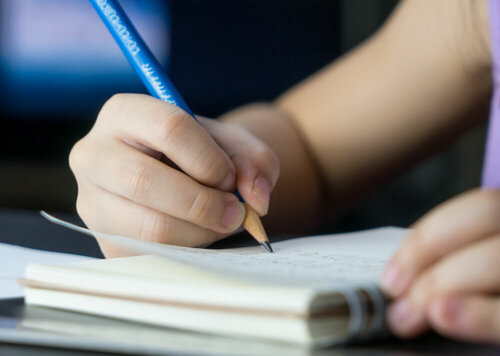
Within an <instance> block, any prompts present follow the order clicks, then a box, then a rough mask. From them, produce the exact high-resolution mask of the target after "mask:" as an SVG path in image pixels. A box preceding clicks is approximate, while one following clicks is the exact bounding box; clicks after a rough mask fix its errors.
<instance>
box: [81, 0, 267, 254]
mask: <svg viewBox="0 0 500 356" xmlns="http://www.w3.org/2000/svg"><path fill="white" fill-rule="evenodd" d="M89 1H90V3H91V4H92V6H93V7H94V9H95V10H96V11H97V13H98V14H99V17H100V18H101V20H102V21H103V22H104V24H105V25H106V27H107V29H108V31H109V32H110V33H111V35H112V36H113V38H114V39H115V41H116V43H117V44H118V46H119V47H120V49H121V51H122V53H123V54H124V55H125V57H126V58H127V60H128V61H129V63H130V64H131V65H132V68H133V69H134V70H135V72H136V73H137V75H138V76H139V78H140V79H141V81H142V82H143V84H144V85H145V86H146V88H147V89H148V91H149V93H150V94H151V95H152V96H153V97H155V98H157V99H160V100H163V101H166V102H168V103H170V104H173V105H176V106H178V107H180V108H181V109H183V110H184V111H186V112H187V113H188V114H189V115H190V116H191V117H192V118H193V119H194V120H196V121H197V122H198V119H197V118H196V116H195V115H194V114H193V112H192V111H191V109H190V108H189V106H188V105H187V104H186V102H185V101H184V99H183V98H182V96H181V95H180V93H179V92H178V91H177V89H176V88H175V86H174V85H173V84H172V82H171V81H170V79H169V78H168V77H167V75H166V73H165V71H164V70H163V68H162V66H161V65H160V63H159V62H158V61H157V59H156V58H155V57H154V55H153V54H152V53H151V51H150V50H149V48H148V46H147V45H146V43H145V42H144V40H143V39H142V37H141V36H140V35H139V33H138V32H137V30H136V28H135V26H134V25H133V24H132V22H131V21H130V19H129V18H128V16H127V14H126V13H125V11H124V10H123V8H122V7H121V6H120V4H119V3H118V1H116V0H89ZM234 193H235V195H236V196H237V197H238V199H240V201H241V202H243V203H244V206H245V219H244V221H243V227H244V228H245V229H246V230H247V231H248V232H249V233H250V235H252V236H253V237H254V238H255V239H256V240H257V241H258V242H259V243H260V244H261V245H262V246H264V248H265V249H266V250H267V251H268V252H273V249H272V248H271V244H270V243H269V239H268V238H267V235H266V232H265V230H264V227H263V225H262V222H261V220H260V217H259V214H257V212H256V211H255V210H254V209H253V208H252V207H251V206H250V205H248V204H247V203H245V202H244V201H243V198H242V197H241V195H240V194H239V192H238V191H235V192H234Z"/></svg>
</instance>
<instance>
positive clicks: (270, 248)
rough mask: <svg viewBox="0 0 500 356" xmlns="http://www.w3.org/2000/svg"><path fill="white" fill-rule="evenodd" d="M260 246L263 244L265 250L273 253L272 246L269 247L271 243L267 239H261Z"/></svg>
mask: <svg viewBox="0 0 500 356" xmlns="http://www.w3.org/2000/svg"><path fill="white" fill-rule="evenodd" d="M260 244H261V245H262V246H264V248H265V249H266V250H267V252H270V253H273V252H274V251H273V248H272V247H271V244H270V243H269V241H262V242H261V243H260Z"/></svg>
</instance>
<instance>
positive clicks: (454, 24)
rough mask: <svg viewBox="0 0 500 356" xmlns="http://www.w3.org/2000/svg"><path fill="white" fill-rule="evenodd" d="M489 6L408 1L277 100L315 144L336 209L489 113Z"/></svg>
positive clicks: (450, 0) (452, 0) (313, 149)
mask: <svg viewBox="0 0 500 356" xmlns="http://www.w3.org/2000/svg"><path fill="white" fill-rule="evenodd" d="M485 6H486V5H485V1H483V0H481V1H474V2H470V3H469V2H467V1H461V2H459V1H455V0H448V1H434V0H427V1H422V0H410V1H406V2H404V3H403V4H402V5H401V6H400V8H398V10H397V11H396V13H395V14H394V15H393V16H392V18H391V19H390V21H389V22H388V24H387V25H386V26H385V27H384V28H383V29H382V30H381V31H380V32H379V33H378V34H376V35H375V36H374V37H373V38H372V39H370V40H369V41H368V42H367V43H365V44H364V45H362V46H361V47H359V48H358V49H356V50H355V51H353V52H352V53H350V54H348V55H347V56H346V57H344V58H342V59H340V60H339V61H337V62H336V63H334V64H332V65H331V66H329V67H327V68H325V69H324V70H323V71H321V72H319V73H318V74H316V75H314V76H313V77H312V78H310V79H309V80H307V81H305V82H304V83H300V84H299V85H298V86H296V87H295V88H293V89H292V90H290V91H289V92H287V93H285V94H284V95H283V96H282V97H281V98H279V99H278V106H279V107H280V108H281V109H282V110H284V111H285V112H287V113H288V114H289V116H290V117H291V118H293V120H294V122H295V125H296V126H297V127H298V129H299V130H300V132H301V133H302V135H303V137H304V139H305V141H306V142H307V145H308V146H309V147H310V150H311V152H312V155H313V157H314V159H315V160H316V162H317V163H318V167H319V168H320V172H321V174H322V175H323V176H324V180H325V181H326V182H327V183H328V189H329V193H330V195H329V197H330V203H331V204H332V205H333V206H335V207H337V208H342V206H344V205H345V204H347V203H349V201H351V200H353V199H355V198H356V197H358V196H360V195H361V194H363V193H365V192H366V191H368V190H370V189H373V188H374V187H375V186H376V185H377V184H379V183H380V182H383V181H386V180H387V179H388V178H390V177H392V176H394V175H395V174H397V173H399V172H401V171H402V170H403V169H405V168H406V167H407V166H408V165H410V164H412V163H414V162H415V161H417V160H418V159H421V158H423V157H425V156H426V155H428V154H429V153H431V152H434V151H436V150H437V149H439V148H440V147H442V146H443V145H444V144H446V143H448V142H450V141H451V140H453V139H454V138H455V137H457V136H458V134H460V133H461V132H462V131H463V130H465V129H467V128H468V127H470V126H472V125H474V124H475V121H474V120H473V119H474V118H476V117H478V116H480V115H478V114H477V113H478V112H479V111H481V110H483V111H484V109H487V105H485V104H486V103H487V101H488V99H489V93H490V89H491V79H490V78H491V74H490V63H489V52H488V48H487V46H488V43H487V42H488V35H487V27H488V26H487V16H486V8H485ZM470 7H472V9H471V8H470ZM469 10H474V11H469ZM485 32H486V34H485ZM483 117H484V115H483Z"/></svg>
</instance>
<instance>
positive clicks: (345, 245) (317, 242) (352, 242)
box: [44, 213, 406, 288]
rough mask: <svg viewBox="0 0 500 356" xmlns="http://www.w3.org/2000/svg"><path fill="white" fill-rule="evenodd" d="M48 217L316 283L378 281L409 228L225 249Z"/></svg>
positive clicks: (255, 276)
mask: <svg viewBox="0 0 500 356" xmlns="http://www.w3.org/2000/svg"><path fill="white" fill-rule="evenodd" d="M44 217H46V218H47V219H49V220H50V221H52V222H54V223H56V224H59V225H62V226H65V227H68V228H70V229H73V230H77V231H80V232H82V233H84V234H87V235H91V236H94V235H95V236H96V237H98V238H102V239H104V240H108V241H110V242H113V243H116V244H119V245H120V246H122V247H124V248H127V249H130V250H133V251H136V252H139V253H142V254H151V255H156V256H161V257H164V258H168V259H169V260H173V261H177V262H181V263H185V264H188V265H190V266H193V267H198V268H201V269H203V270H206V271H213V272H215V273H218V274H224V275H226V276H228V277H232V278H238V279H241V278H245V279H249V280H251V281H253V282H258V283H266V284H268V283H272V284H280V285H300V286H311V287H314V288H321V287H325V288H329V287H333V286H336V285H343V284H345V283H347V284H349V285H352V284H364V283H367V282H370V283H376V282H377V281H378V279H379V276H380V273H381V272H382V270H383V268H384V265H385V263H386V262H387V260H388V259H389V258H390V256H391V255H392V253H394V251H395V250H396V249H397V247H398V245H399V243H400V241H401V240H402V239H403V237H404V236H405V234H406V230H405V229H400V228H393V227H388V228H379V229H374V230H367V231H361V232H353V233H347V234H337V235H324V236H315V237H306V238H298V239H293V240H287V241H280V242H276V243H273V249H274V251H275V253H268V252H266V251H265V250H264V249H263V248H262V247H261V246H254V247H245V248H236V249H226V250H210V249H200V248H188V247H179V246H169V245H163V244H157V243H153V242H146V241H139V240H135V239H131V238H127V237H122V236H116V235H109V234H104V233H100V232H93V231H90V230H88V229H85V228H82V227H79V226H76V225H73V224H70V223H67V222H65V221H62V220H60V219H57V218H55V217H53V216H50V215H48V214H46V213H45V214H44Z"/></svg>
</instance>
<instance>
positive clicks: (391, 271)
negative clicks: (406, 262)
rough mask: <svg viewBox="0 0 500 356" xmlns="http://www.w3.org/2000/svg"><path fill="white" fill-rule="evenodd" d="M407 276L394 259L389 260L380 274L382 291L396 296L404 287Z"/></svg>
mask: <svg viewBox="0 0 500 356" xmlns="http://www.w3.org/2000/svg"><path fill="white" fill-rule="evenodd" d="M407 282H408V277H407V276H406V275H405V274H404V273H403V272H402V271H401V268H400V267H399V266H398V265H397V264H396V262H395V261H391V262H390V263H389V264H388V265H387V267H386V269H385V271H384V273H383V274H382V280H381V285H382V288H383V289H384V291H386V292H387V293H388V294H390V295H392V296H397V295H399V294H401V293H402V292H403V290H404V289H405V288H406V284H407Z"/></svg>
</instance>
